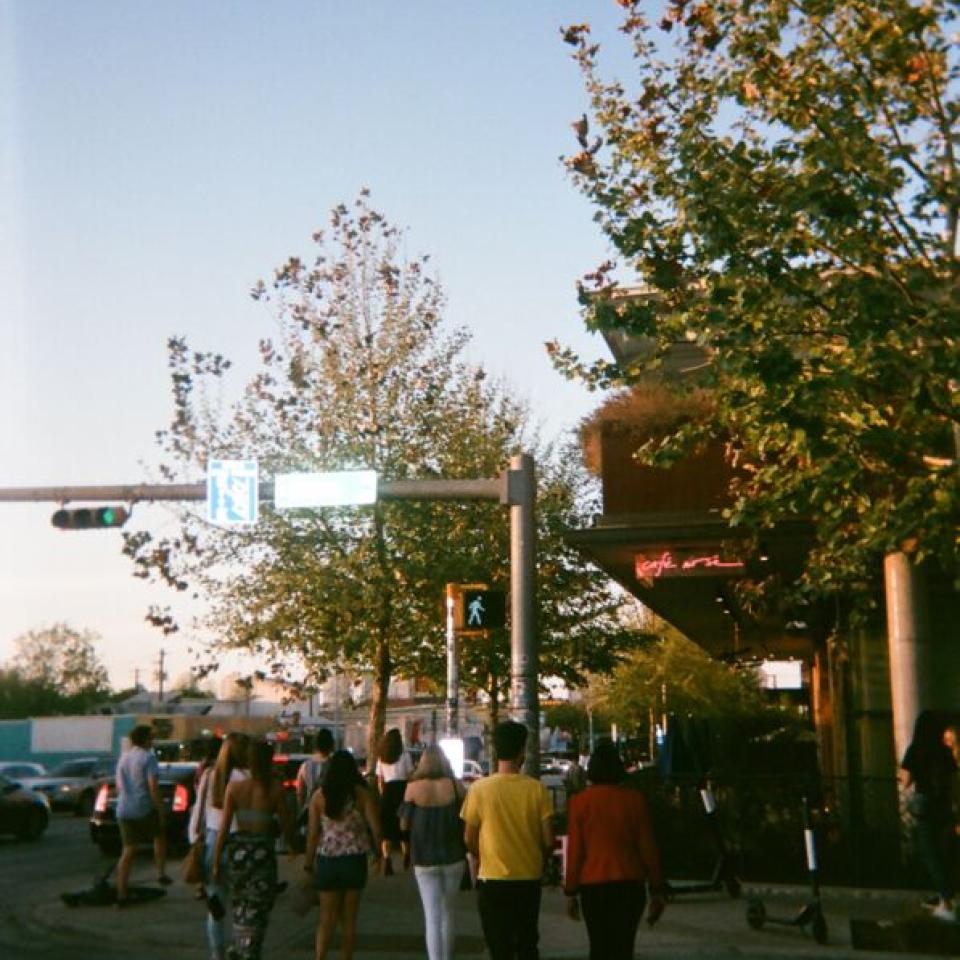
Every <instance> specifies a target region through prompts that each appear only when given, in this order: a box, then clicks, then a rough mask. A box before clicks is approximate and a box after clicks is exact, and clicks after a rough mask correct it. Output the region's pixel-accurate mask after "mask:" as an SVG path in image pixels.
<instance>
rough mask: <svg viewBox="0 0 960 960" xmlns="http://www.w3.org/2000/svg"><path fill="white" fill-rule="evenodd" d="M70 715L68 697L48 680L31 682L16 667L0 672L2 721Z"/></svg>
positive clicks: (1, 669) (0, 711)
mask: <svg viewBox="0 0 960 960" xmlns="http://www.w3.org/2000/svg"><path fill="white" fill-rule="evenodd" d="M67 712H69V711H68V710H67V709H65V706H64V697H63V695H62V694H61V693H60V692H59V691H58V690H57V689H56V687H54V686H52V685H50V684H49V683H47V682H46V681H44V680H28V679H27V678H26V677H24V676H23V674H21V673H20V671H19V670H17V669H16V668H15V667H7V668H0V720H22V719H24V718H26V717H49V716H56V715H57V714H63V713H67Z"/></svg>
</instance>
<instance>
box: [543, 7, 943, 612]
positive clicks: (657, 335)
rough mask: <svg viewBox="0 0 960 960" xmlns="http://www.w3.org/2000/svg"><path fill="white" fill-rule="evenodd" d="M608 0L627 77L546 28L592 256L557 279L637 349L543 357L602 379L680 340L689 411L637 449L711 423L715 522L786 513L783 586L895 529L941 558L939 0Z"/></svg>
mask: <svg viewBox="0 0 960 960" xmlns="http://www.w3.org/2000/svg"><path fill="white" fill-rule="evenodd" d="M620 5H621V6H622V7H623V9H624V16H623V23H622V32H623V34H624V35H625V36H626V37H627V38H628V41H629V42H630V43H631V44H632V50H633V56H634V60H633V62H634V64H635V68H636V74H635V76H633V77H631V78H621V79H609V78H606V77H605V76H604V73H603V66H602V51H601V50H600V47H599V46H598V45H597V44H595V43H594V42H593V40H592V38H591V35H590V29H589V26H588V25H587V24H578V25H574V26H571V27H569V28H567V29H566V30H565V31H564V38H565V39H566V41H567V42H568V43H570V44H572V45H573V47H574V49H575V56H576V59H577V60H578V62H579V64H580V66H581V68H582V71H583V75H584V78H585V83H586V86H587V89H588V91H589V94H590V97H591V101H592V110H591V116H590V117H587V116H584V117H583V118H582V120H581V121H579V122H578V123H577V124H575V125H574V127H575V131H576V134H577V137H578V139H579V141H580V148H581V149H580V151H579V152H578V153H576V154H575V155H573V156H571V157H570V158H569V159H568V161H567V163H568V166H569V168H570V170H571V172H572V176H573V178H574V180H575V182H576V184H577V185H578V186H579V188H580V189H581V190H582V191H583V192H584V193H585V194H586V195H587V196H588V197H589V198H590V199H591V201H592V202H593V203H594V204H595V205H596V219H597V221H598V222H599V223H600V225H601V226H602V228H603V230H604V231H605V232H606V235H607V236H608V237H609V239H610V241H611V243H612V246H613V248H614V249H615V251H616V258H617V259H616V260H611V261H610V262H608V263H605V264H602V265H600V267H599V268H598V269H597V270H596V271H594V272H592V273H590V274H588V275H587V276H586V277H585V279H584V280H583V282H582V284H581V300H582V303H583V305H584V312H585V317H586V322H587V324H588V326H590V327H591V328H593V329H600V330H609V329H616V330H620V331H625V332H627V333H629V334H631V335H634V336H636V337H638V338H648V340H647V342H648V343H649V345H650V351H649V353H648V354H646V355H645V356H643V357H642V358H641V359H638V360H636V361H635V362H633V363H630V364H625V365H623V366H618V365H617V364H616V363H610V362H604V361H600V362H596V363H590V362H585V361H583V360H581V359H580V358H579V357H577V356H575V355H574V354H573V353H572V352H571V351H570V350H568V349H565V348H563V347H561V346H560V345H559V344H556V343H554V344H552V345H551V350H552V352H553V354H554V357H555V360H556V363H557V364H558V366H559V367H560V368H561V369H563V370H564V371H565V372H566V373H567V374H569V375H571V376H581V377H584V378H585V379H586V380H587V381H588V382H589V383H590V384H591V385H594V386H601V387H619V386H625V385H630V384H633V383H636V382H638V381H639V380H640V379H641V378H643V377H646V376H649V375H650V373H651V371H656V370H657V369H658V368H659V367H661V365H662V361H663V358H664V357H665V356H666V355H667V354H668V352H669V351H670V350H671V348H672V347H673V346H674V345H675V344H677V343H681V342H682V343H695V344H697V345H699V346H700V347H701V348H703V350H704V351H705V352H706V354H707V356H708V357H709V361H710V362H709V363H708V364H707V365H706V366H705V368H704V369H703V370H702V371H701V373H700V375H699V376H698V377H697V379H696V387H697V388H698V389H706V390H707V391H709V393H710V396H711V410H710V413H709V416H706V417H698V418H694V419H691V420H687V421H686V422H684V423H683V424H681V425H679V426H677V427H675V428H674V429H673V430H671V431H670V432H669V435H668V436H667V437H666V438H665V439H663V438H657V439H655V440H652V441H651V442H649V443H648V444H646V445H645V446H644V447H643V448H641V449H640V451H639V454H638V455H639V456H641V457H643V458H644V459H645V460H646V461H647V462H651V463H657V464H667V463H669V462H671V460H673V459H675V458H676V457H677V456H680V455H682V454H683V453H684V452H686V451H689V450H691V449H694V448H696V447H697V446H698V445H699V444H702V443H703V442H704V441H706V440H708V439H719V440H721V441H723V442H724V443H725V444H726V448H727V452H728V457H729V459H730V461H731V462H732V463H734V464H735V465H736V466H737V467H738V469H739V474H738V477H737V479H736V480H735V481H734V483H733V486H732V488H731V493H732V505H731V507H730V509H729V510H728V514H727V515H728V518H729V520H730V522H731V523H732V524H734V525H740V526H742V527H744V528H748V529H752V530H757V529H763V528H765V527H770V526H772V525H774V524H776V523H777V522H778V521H782V520H784V519H789V518H796V517H804V518H807V519H809V520H810V521H811V523H812V526H813V534H814V546H813V550H812V552H811V554H810V557H809V562H808V566H807V570H806V573H805V575H804V577H803V579H802V580H801V582H800V584H799V586H800V588H801V590H807V591H810V592H816V591H826V592H833V591H837V590H839V589H840V588H841V587H842V588H843V590H844V591H845V593H847V594H848V595H849V594H850V593H851V592H855V591H857V589H858V588H862V595H863V596H864V597H866V595H867V593H868V589H867V587H868V585H869V584H870V583H871V582H873V581H874V577H875V572H876V569H877V566H876V564H877V559H878V557H879V556H880V555H881V554H882V553H884V552H887V551H891V550H901V549H905V550H907V551H908V552H912V554H913V555H914V557H915V558H916V559H917V560H918V561H919V560H922V559H924V558H925V557H928V556H934V557H936V558H938V560H939V562H940V564H941V565H942V567H943V568H944V569H945V570H947V571H948V572H950V573H951V574H953V575H956V571H957V569H958V555H960V543H958V534H957V531H958V518H960V483H958V479H960V476H958V474H960V471H958V466H957V462H956V458H957V450H956V446H955V438H956V436H957V434H958V431H960V392H958V385H960V349H958V335H960V298H958V296H957V294H958V286H960V284H958V277H960V275H958V263H957V253H958V242H960V238H958V226H957V214H958V209H960V170H958V167H957V153H956V145H957V139H956V137H957V129H956V128H957V119H958V114H960V106H958V98H957V94H958V56H957V49H956V47H955V46H951V31H952V30H954V29H955V18H956V14H957V6H956V3H955V2H950V0H924V2H910V0H752V2H749V3H748V2H744V0H711V2H694V0H669V2H666V3H663V4H661V5H660V13H661V16H660V18H659V19H658V21H657V22H656V23H654V22H652V21H651V20H648V19H647V16H646V15H645V11H648V10H649V9H650V6H651V5H650V4H647V3H640V2H629V0H620ZM633 283H637V284H639V286H640V289H641V295H639V296H632V297H623V296H617V293H618V292H622V291H620V290H619V288H620V287H622V286H624V285H629V284H633ZM691 386H692V385H691Z"/></svg>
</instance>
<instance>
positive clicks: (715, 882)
mask: <svg viewBox="0 0 960 960" xmlns="http://www.w3.org/2000/svg"><path fill="white" fill-rule="evenodd" d="M700 800H701V801H702V803H703V809H704V812H705V813H706V818H707V824H708V825H709V829H710V833H711V835H712V836H713V839H714V843H715V844H716V847H717V862H716V864H715V865H714V868H713V875H712V876H711V878H710V879H709V880H707V881H705V882H703V883H684V884H673V883H670V882H669V881H668V882H667V884H666V893H667V899H668V900H672V899H673V898H674V897H677V896H680V895H682V894H686V893H711V892H713V891H715V890H721V889H723V888H726V891H727V894H728V895H729V896H730V897H731V898H732V899H734V900H736V899H737V897H739V896H740V881H739V879H738V878H737V874H736V871H735V868H734V862H733V857H732V856H731V855H730V853H729V851H728V850H727V845H726V843H725V841H724V839H723V832H722V830H721V829H720V816H719V813H718V812H717V798H716V796H715V795H714V792H713V787H712V786H711V785H710V781H709V780H707V781H705V782H704V783H703V784H702V786H701V787H700Z"/></svg>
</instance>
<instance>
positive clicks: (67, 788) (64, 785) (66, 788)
mask: <svg viewBox="0 0 960 960" xmlns="http://www.w3.org/2000/svg"><path fill="white" fill-rule="evenodd" d="M72 789H73V787H71V786H70V784H69V783H61V784H60V792H61V793H69V792H70V791H71V790H72Z"/></svg>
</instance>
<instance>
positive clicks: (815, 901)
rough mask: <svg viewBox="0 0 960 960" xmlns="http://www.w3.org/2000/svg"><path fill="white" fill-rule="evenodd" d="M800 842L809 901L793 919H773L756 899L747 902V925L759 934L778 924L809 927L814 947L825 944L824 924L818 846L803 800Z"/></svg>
mask: <svg viewBox="0 0 960 960" xmlns="http://www.w3.org/2000/svg"><path fill="white" fill-rule="evenodd" d="M802 802H803V810H802V816H803V842H804V847H805V849H806V853H807V873H808V875H809V877H810V891H811V894H812V896H811V898H810V900H809V901H808V902H807V903H805V904H804V905H803V906H802V907H801V908H800V910H799V911H798V912H797V914H796V915H795V916H793V917H775V916H770V915H769V914H768V913H767V910H766V907H764V905H763V901H762V900H761V899H760V898H759V897H751V898H750V899H749V900H748V901H747V924H748V925H749V926H750V927H751V928H752V929H754V930H760V929H761V928H762V927H763V925H764V924H765V923H777V924H781V925H782V926H786V927H800V929H801V930H803V929H804V928H805V927H807V926H809V927H810V932H811V933H812V934H813V939H814V940H816V941H817V943H821V944H823V943H826V942H827V921H826V918H825V917H824V915H823V908H822V907H821V904H820V875H819V871H818V868H817V846H816V839H815V837H814V833H813V826H812V823H811V821H810V804H809V802H808V800H807V798H806V797H803V800H802Z"/></svg>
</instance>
